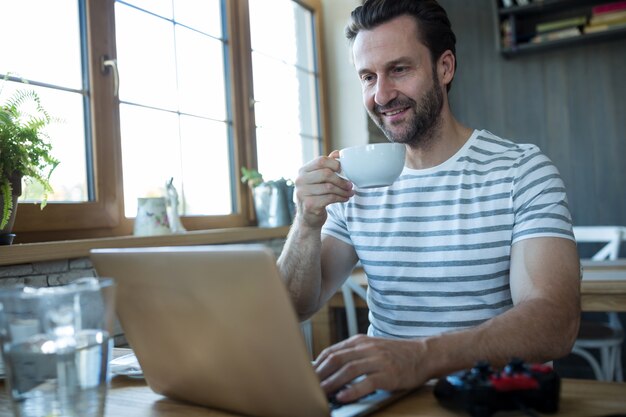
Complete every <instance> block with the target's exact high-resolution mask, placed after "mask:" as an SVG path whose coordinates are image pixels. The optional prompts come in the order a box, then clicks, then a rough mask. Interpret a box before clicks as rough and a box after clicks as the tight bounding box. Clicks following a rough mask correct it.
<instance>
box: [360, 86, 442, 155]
mask: <svg viewBox="0 0 626 417" xmlns="http://www.w3.org/2000/svg"><path fill="white" fill-rule="evenodd" d="M398 107H408V108H409V113H408V114H407V118H408V120H403V121H402V122H399V123H396V124H391V125H386V124H385V122H384V116H383V115H382V113H383V112H384V111H386V110H387V109H392V108H398ZM442 107H443V92H442V91H441V86H440V85H439V83H438V81H437V78H436V76H435V74H433V86H432V87H431V88H430V89H429V90H428V91H426V93H425V94H424V95H423V96H422V98H421V100H420V102H419V103H417V102H416V101H415V100H413V99H411V98H409V97H403V98H395V99H394V100H392V101H390V102H389V103H387V104H386V105H384V106H380V105H375V106H374V109H373V110H369V109H368V111H367V112H368V113H369V115H370V117H371V118H372V120H373V121H374V123H376V125H377V126H378V127H379V128H380V130H382V132H383V133H384V134H385V136H386V137H387V139H389V141H391V142H396V143H402V144H405V145H409V146H410V147H418V146H419V145H423V144H425V143H427V142H428V141H429V139H430V138H432V137H433V133H434V132H435V130H436V129H437V127H438V126H439V124H440V122H441V119H440V117H439V116H440V115H441V109H442Z"/></svg>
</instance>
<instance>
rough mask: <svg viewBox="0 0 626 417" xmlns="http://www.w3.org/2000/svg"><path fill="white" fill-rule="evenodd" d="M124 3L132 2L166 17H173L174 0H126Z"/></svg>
mask: <svg viewBox="0 0 626 417" xmlns="http://www.w3.org/2000/svg"><path fill="white" fill-rule="evenodd" d="M124 3H128V4H132V5H133V6H137V7H139V8H141V9H143V10H146V11H149V12H151V13H154V14H157V15H159V16H162V17H165V18H166V19H171V18H172V0H124Z"/></svg>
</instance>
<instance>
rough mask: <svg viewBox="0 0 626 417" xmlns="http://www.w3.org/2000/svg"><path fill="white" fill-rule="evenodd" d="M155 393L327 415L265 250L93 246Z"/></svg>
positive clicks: (273, 412)
mask: <svg viewBox="0 0 626 417" xmlns="http://www.w3.org/2000/svg"><path fill="white" fill-rule="evenodd" d="M91 259H92V261H93V264H94V267H95V268H96V271H97V272H98V275H100V276H107V277H112V278H114V279H115V281H116V283H117V289H116V291H117V294H116V304H117V314H118V318H119V320H120V323H121V325H122V328H123V329H124V332H125V336H126V338H127V340H128V342H129V344H130V345H131V347H132V348H133V350H134V351H135V354H136V355H137V358H138V360H139V363H140V365H141V367H142V369H143V372H144V375H145V378H146V381H147V383H148V384H149V386H150V387H151V388H152V389H153V390H154V391H155V392H157V393H160V394H163V395H165V396H168V397H171V398H175V399H180V400H185V401H189V402H193V403H196V404H200V405H205V406H209V407H212V408H219V409H224V410H228V411H234V412H237V413H242V414H246V415H252V416H260V417H265V416H267V417H269V416H277V417H280V416H285V417H288V416H289V417H291V416H295V415H297V416H312V417H317V416H327V415H329V411H328V404H327V400H326V398H325V396H324V394H323V392H322V390H321V388H320V386H319V380H318V379H317V377H316V375H315V373H314V372H313V369H312V367H311V364H310V360H309V357H308V355H307V352H306V349H305V345H304V340H303V338H302V335H301V333H300V330H299V326H298V323H297V320H296V316H295V313H294V311H293V307H292V305H291V303H290V300H289V297H288V295H287V292H286V289H285V288H284V285H283V283H282V281H281V279H280V277H279V274H278V271H277V269H276V263H275V259H274V255H273V254H272V252H270V251H269V249H267V248H265V247H263V246H251V245H241V246H240V245H214V246H192V247H160V248H124V249H94V250H92V252H91Z"/></svg>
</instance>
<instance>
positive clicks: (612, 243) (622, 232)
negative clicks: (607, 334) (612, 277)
mask: <svg viewBox="0 0 626 417" xmlns="http://www.w3.org/2000/svg"><path fill="white" fill-rule="evenodd" d="M574 237H575V238H576V242H578V243H606V245H604V246H603V247H602V248H601V249H600V250H599V251H598V252H596V253H595V254H594V255H593V256H592V257H591V259H593V260H594V261H604V260H609V261H613V260H616V259H617V258H619V250H620V246H621V244H622V241H624V240H626V227H623V226H574ZM581 272H582V269H581ZM608 318H609V324H610V325H611V326H613V327H615V328H619V329H621V328H622V325H621V323H620V321H619V318H618V315H617V313H614V312H611V313H608Z"/></svg>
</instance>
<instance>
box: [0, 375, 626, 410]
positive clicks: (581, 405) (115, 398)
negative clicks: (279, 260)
mask: <svg viewBox="0 0 626 417" xmlns="http://www.w3.org/2000/svg"><path fill="white" fill-rule="evenodd" d="M1 385H4V384H1ZM625 410H626V384H624V383H615V382H613V383H611V382H600V381H592V380H575V379H564V380H563V381H562V390H561V403H560V410H559V412H558V413H557V414H550V415H556V416H563V417H593V416H596V417H601V416H609V415H615V414H616V413H620V412H621V413H624V411H625ZM503 414H504V415H506V416H508V417H514V416H523V415H524V414H523V413H521V412H516V411H514V412H506V413H503ZM466 415H467V414H464V413H462V412H455V411H450V410H447V409H445V408H443V407H441V406H440V405H439V404H438V403H437V400H436V399H435V397H434V396H433V394H432V386H424V387H422V388H420V389H418V390H416V391H415V392H413V393H411V394H409V395H408V396H406V397H404V398H402V399H400V400H399V401H398V402H396V403H394V404H391V405H389V406H388V407H386V408H384V409H382V410H380V411H378V412H376V413H374V414H373V416H375V417H402V416H404V417H409V416H416V417H417V416H428V417H439V416H441V417H446V416H466ZM499 415H500V414H496V415H495V416H494V417H498V416H499ZM540 415H543V414H540ZM546 415H547V414H546ZM232 416H235V414H230V413H226V412H223V411H217V410H212V409H209V408H205V407H199V406H195V405H191V404H187V403H182V402H178V401H174V400H170V399H168V398H165V397H163V396H161V395H159V394H155V393H154V392H152V391H151V390H150V388H148V387H147V386H146V384H145V382H144V381H143V380H138V379H130V378H127V377H124V376H117V377H115V378H113V381H112V382H111V387H110V389H109V392H108V395H107V402H106V417H232ZM0 417H12V414H11V410H10V407H8V398H7V394H6V392H5V390H4V387H2V394H0Z"/></svg>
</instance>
